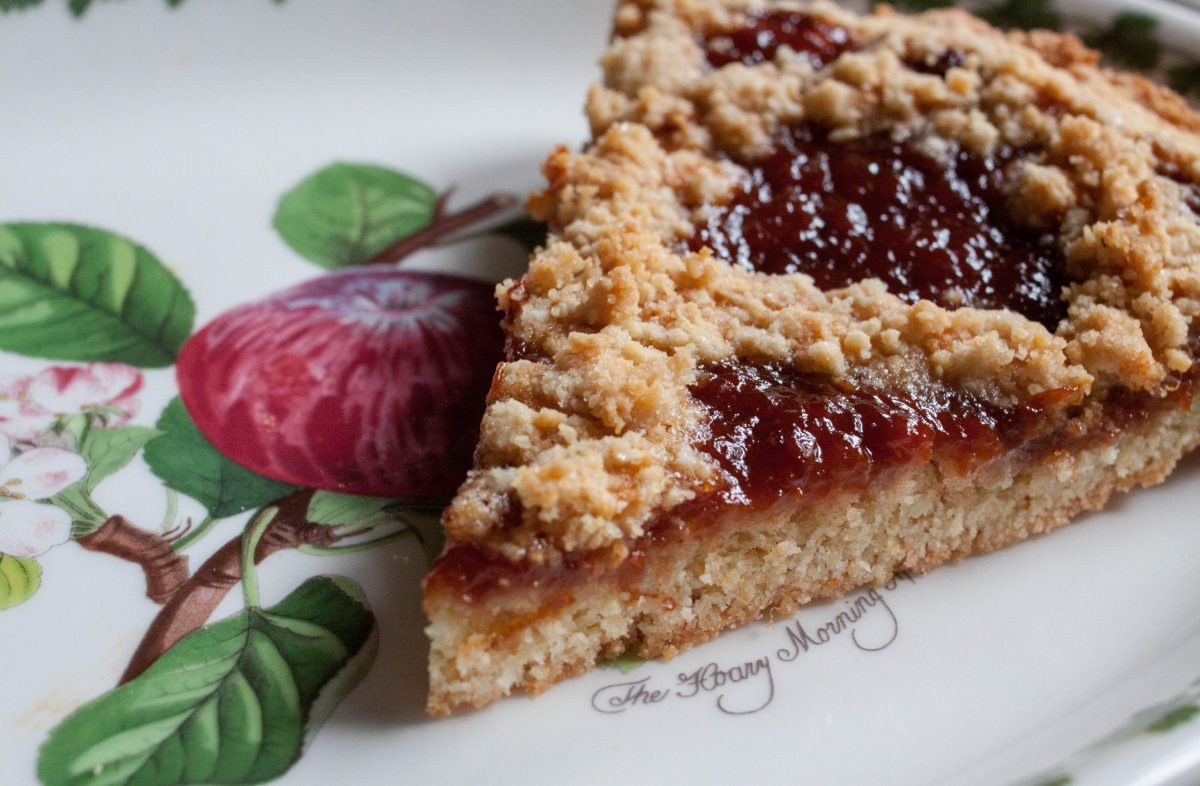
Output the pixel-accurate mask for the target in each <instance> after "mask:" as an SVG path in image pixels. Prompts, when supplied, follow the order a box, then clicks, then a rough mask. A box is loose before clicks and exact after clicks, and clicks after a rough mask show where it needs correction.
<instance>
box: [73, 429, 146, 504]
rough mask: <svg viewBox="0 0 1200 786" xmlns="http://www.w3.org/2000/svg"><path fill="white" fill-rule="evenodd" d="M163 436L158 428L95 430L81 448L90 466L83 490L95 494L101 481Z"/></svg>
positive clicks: (89, 434)
mask: <svg viewBox="0 0 1200 786" xmlns="http://www.w3.org/2000/svg"><path fill="white" fill-rule="evenodd" d="M160 434H162V432H161V431H159V430H158V429H154V428H148V427H146V426H120V427H119V428H92V429H91V430H90V431H88V432H87V436H85V437H84V438H83V442H81V443H80V445H79V453H80V454H81V455H82V456H83V460H84V461H86V462H87V465H88V474H87V477H85V478H84V479H83V487H84V490H85V491H86V492H87V493H89V494H90V493H92V491H94V490H95V489H96V486H97V485H98V484H99V483H100V481H102V480H104V479H105V478H107V477H108V476H109V475H111V474H113V473H114V472H116V471H117V470H119V469H121V468H122V467H124V466H125V465H126V464H128V463H129V462H130V461H132V460H133V457H134V456H136V455H137V452H138V451H139V450H141V449H142V448H143V447H145V445H146V443H148V442H149V441H150V440H152V439H154V438H155V437H157V436H159V435H160Z"/></svg>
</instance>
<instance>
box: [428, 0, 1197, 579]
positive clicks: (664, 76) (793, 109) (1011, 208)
mask: <svg viewBox="0 0 1200 786" xmlns="http://www.w3.org/2000/svg"><path fill="white" fill-rule="evenodd" d="M761 5H762V4H761V3H759V2H755V1H754V0H733V1H732V2H730V1H728V0H726V1H724V2H722V1H721V0H633V1H630V2H625V3H624V4H622V5H621V6H620V8H619V10H618V14H617V24H616V35H615V39H614V41H613V44H612V46H611V48H610V49H609V51H608V53H607V54H606V55H605V56H604V58H603V66H604V72H605V77H604V82H603V84H602V85H600V86H597V87H594V88H593V89H592V91H591V93H590V95H589V99H588V117H589V119H590V122H591V125H592V128H593V132H594V136H595V140H594V142H593V143H592V144H591V145H590V146H588V148H587V149H586V150H584V151H583V152H578V153H575V152H570V151H568V150H566V149H565V148H564V149H560V150H558V151H556V152H555V153H554V154H552V155H551V156H550V158H549V160H548V161H547V163H546V165H545V167H544V169H545V174H546V177H547V179H548V181H549V184H548V186H547V188H546V190H545V191H543V192H542V193H540V194H537V195H535V196H534V197H533V198H532V199H531V207H532V210H533V212H534V213H535V215H536V216H537V217H538V218H540V219H542V220H544V221H546V222H548V224H549V226H550V229H551V234H550V237H549V239H548V241H547V243H546V246H545V247H544V248H543V249H541V250H540V251H539V252H538V253H537V254H536V255H535V257H534V259H533V260H532V262H531V264H530V268H529V271H528V273H527V274H526V275H525V276H524V277H523V278H522V279H520V280H519V281H508V282H505V283H504V284H502V285H501V286H500V287H499V289H498V296H499V300H500V304H501V306H502V308H503V309H504V310H505V312H506V314H507V317H506V320H505V328H506V330H507V331H508V334H509V337H510V345H511V346H512V347H514V350H513V352H512V353H511V356H510V361H511V362H508V363H506V364H504V365H503V366H502V367H501V368H500V370H499V371H498V372H497V375H496V379H495V382H494V385H493V388H492V392H491V396H490V406H489V408H488V410H487V413H486V415H485V418H484V422H483V426H482V438H481V443H480V448H479V452H478V454H477V468H476V469H475V470H474V471H472V473H471V475H470V477H469V478H468V480H467V482H466V483H465V485H464V486H463V488H462V489H461V491H460V493H459V495H458V497H457V498H456V499H455V501H454V502H453V504H452V505H451V507H450V508H449V510H448V511H447V514H446V517H445V519H444V523H445V527H446V531H447V534H448V536H449V538H450V539H451V540H453V541H456V542H470V543H475V544H477V545H479V546H481V547H483V548H484V549H485V550H486V551H488V552H489V553H492V554H495V555H502V556H503V557H505V558H507V559H509V560H513V561H528V562H532V563H538V564H555V563H557V562H559V561H561V560H563V559H564V558H565V557H566V556H567V555H570V554H578V555H582V554H587V555H593V556H594V555H603V556H607V557H610V558H611V559H613V560H618V561H619V560H620V559H622V558H623V557H624V556H625V554H626V551H627V544H628V542H629V540H630V539H632V538H636V537H638V536H640V535H641V534H642V533H643V532H644V530H645V528H646V527H647V525H648V524H650V523H651V521H652V520H653V517H654V516H655V515H656V514H658V513H661V512H662V511H664V510H669V509H670V508H672V507H674V506H676V505H678V504H680V503H682V502H684V501H686V500H688V499H690V498H692V497H694V496H695V495H696V494H698V493H702V492H703V491H705V490H706V489H710V488H711V487H712V485H713V483H714V482H715V481H716V474H717V469H716V467H715V466H714V465H713V464H712V462H711V460H710V459H708V458H707V457H706V456H705V455H703V454H702V453H700V452H699V451H698V450H697V449H696V448H694V447H693V445H692V438H693V436H694V434H695V432H696V429H697V428H698V427H699V424H700V423H701V421H702V419H703V413H702V412H701V411H700V410H699V408H698V405H697V404H696V403H695V402H694V401H693V400H692V397H691V396H690V394H689V393H688V386H689V385H690V384H692V383H693V382H694V381H695V380H696V374H697V371H698V369H700V368H702V367H703V366H704V365H706V364H711V363H714V362H719V361H725V360H729V359H731V358H735V359H738V360H742V361H747V362H758V361H771V362H778V363H782V364H785V365H787V366H789V367H791V368H794V369H796V370H798V371H802V372H811V373H818V374H823V375H828V376H832V377H844V378H847V379H848V380H850V381H852V382H855V383H861V384H871V385H877V386H881V387H884V388H887V389H897V390H919V389H922V388H929V387H938V386H945V387H950V388H954V389H958V390H962V391H964V392H967V393H970V394H971V395H973V396H975V397H978V398H981V399H983V400H986V401H990V402H993V403H996V404H998V405H1001V406H1012V405H1018V404H1021V403H1024V402H1028V401H1030V400H1032V399H1033V397H1035V396H1037V395H1038V394H1040V393H1043V392H1045V391H1049V390H1059V391H1068V392H1069V393H1070V395H1065V396H1062V397H1060V400H1059V403H1058V404H1057V406H1058V409H1056V410H1054V411H1052V412H1049V413H1048V414H1047V416H1048V417H1067V416H1068V414H1067V413H1068V412H1073V413H1075V414H1074V416H1078V413H1079V412H1080V409H1081V407H1082V408H1083V409H1085V410H1086V408H1087V407H1089V406H1098V405H1099V402H1102V401H1103V400H1104V399H1105V397H1106V396H1108V395H1109V394H1110V392H1111V391H1113V390H1115V389H1119V388H1120V389H1128V390H1132V391H1143V392H1145V391H1149V392H1155V391H1160V390H1161V391H1164V392H1165V391H1166V390H1167V389H1168V388H1169V387H1170V385H1171V380H1172V379H1173V378H1174V376H1177V375H1178V374H1180V373H1182V372H1184V371H1186V370H1187V369H1188V368H1189V367H1190V365H1191V358H1190V354H1189V351H1188V342H1189V336H1190V335H1192V334H1193V333H1194V332H1196V331H1195V330H1194V328H1193V323H1194V322H1195V320H1196V316H1197V313H1198V312H1200V225H1198V223H1197V215H1196V213H1195V212H1194V208H1193V207H1190V206H1189V203H1191V204H1195V202H1196V201H1197V200H1196V193H1197V191H1196V185H1195V184H1197V183H1200V137H1197V134H1196V131H1197V130H1198V129H1200V118H1197V117H1196V116H1195V115H1193V114H1191V113H1190V111H1189V110H1188V109H1187V107H1186V106H1185V105H1184V103H1183V102H1182V101H1181V100H1180V99H1179V98H1178V97H1177V96H1175V95H1174V94H1172V93H1170V92H1169V91H1166V90H1165V89H1162V88H1158V87H1156V86H1154V85H1152V84H1150V83H1148V82H1145V81H1144V80H1141V79H1139V78H1137V77H1132V76H1127V75H1118V74H1114V73H1111V72H1108V71H1105V70H1103V69H1100V68H1098V67H1097V65H1096V57H1095V55H1094V53H1092V52H1090V51H1088V50H1087V49H1085V48H1084V47H1083V46H1082V45H1080V44H1079V42H1078V41H1077V40H1076V39H1074V38H1072V37H1069V36H1059V35H1056V34H1052V33H1047V32H1036V33H1022V34H1009V35H1005V34H1003V33H1000V32H998V31H996V30H994V29H992V28H990V27H988V26H987V25H985V24H983V23H982V22H980V21H978V20H976V19H974V18H973V17H970V16H968V15H967V14H965V13H962V12H958V11H952V10H946V11H935V12H929V13H926V14H923V15H920V16H914V17H905V16H900V15H895V14H892V13H890V12H889V11H887V10H880V11H877V12H876V13H874V14H871V15H868V16H856V15H853V14H850V13H848V12H846V11H844V10H841V9H839V8H837V7H835V6H832V5H825V4H818V5H814V6H808V7H806V10H807V11H808V12H809V13H811V14H814V15H816V16H818V17H820V18H822V19H824V20H826V21H827V22H829V23H830V24H834V25H837V26H840V27H843V28H845V29H846V30H848V31H849V33H850V35H851V36H852V38H853V40H854V42H855V46H854V47H853V49H851V50H850V51H846V52H844V53H842V54H841V55H840V56H838V57H837V58H836V59H835V60H833V61H832V62H829V63H827V64H825V65H824V66H823V67H821V68H814V67H813V65H812V62H811V61H810V59H808V58H805V57H802V56H799V55H798V54H797V53H795V52H793V51H792V50H791V49H789V48H787V47H786V46H783V47H780V48H779V50H778V51H777V52H776V53H775V54H774V57H773V59H770V60H767V61H766V62H762V63H759V64H757V65H751V66H747V65H743V64H742V63H739V62H734V63H730V64H728V65H725V66H722V67H719V68H713V67H711V66H710V65H708V63H707V61H706V59H705V55H704V50H703V47H702V41H703V39H704V37H705V36H707V35H711V34H715V33H719V32H721V31H725V30H732V29H736V28H737V27H738V26H740V25H743V24H745V20H746V17H747V14H751V13H753V12H754V9H756V8H759V7H760V6H761ZM774 7H783V8H800V6H797V5H792V4H780V5H777V6H774ZM950 50H954V52H955V53H956V57H955V63H954V64H952V65H951V66H949V67H948V68H946V69H945V70H944V73H939V72H938V69H921V68H915V67H913V64H930V63H935V62H938V61H939V59H940V58H942V57H943V55H945V54H946V53H947V52H948V51H950ZM796 124H811V125H813V126H816V127H820V128H821V129H823V130H825V131H827V132H828V134H829V136H830V138H831V139H837V140H851V139H855V138H859V137H865V136H868V135H874V134H890V135H892V136H893V137H895V138H898V139H901V138H902V139H906V140H911V141H912V142H913V143H914V144H916V145H919V146H920V147H921V149H923V150H925V151H926V152H928V153H930V154H931V155H934V156H940V155H947V154H949V153H950V152H952V151H954V150H958V149H966V150H969V151H972V152H974V153H976V154H979V155H983V156H986V155H988V154H990V153H992V152H993V151H995V150H996V149H998V148H999V147H1001V146H1004V147H1006V148H1010V149H1015V150H1018V151H1020V154H1019V155H1018V156H1017V157H1016V159H1015V160H1014V161H1013V162H1012V163H1011V164H1010V165H1009V166H1008V168H1007V169H1006V170H1005V185H1006V193H1007V194H1008V201H1007V210H1008V213H1009V216H1008V218H1009V219H1010V220H1011V221H1013V222H1014V223H1015V224H1017V225H1019V226H1023V227H1026V228H1030V229H1035V230H1038V231H1040V232H1043V233H1045V234H1046V235H1049V236H1051V237H1052V238H1053V240H1054V242H1055V243H1056V244H1057V246H1058V248H1059V250H1060V251H1061V252H1062V254H1063V256H1064V258H1065V260H1066V265H1067V272H1068V274H1069V278H1070V280H1071V282H1072V283H1071V284H1069V285H1068V287H1067V288H1066V290H1065V292H1064V293H1063V296H1064V298H1065V299H1066V301H1067V304H1068V310H1067V317H1066V318H1065V319H1064V320H1063V321H1062V322H1061V323H1060V324H1058V325H1057V327H1056V329H1054V330H1053V331H1051V330H1049V329H1047V328H1046V327H1044V326H1043V325H1041V324H1039V323H1037V322H1033V321H1031V320H1029V319H1026V318H1025V317H1023V316H1021V315H1020V314H1017V313H1015V312H1013V311H1009V310H986V309H975V308H959V309H956V310H947V309H946V308H943V307H941V306H939V305H938V304H936V303H934V302H931V301H927V300H921V301H918V302H915V303H908V302H904V301H902V300H900V299H899V298H898V297H896V296H894V295H892V294H890V293H889V292H888V291H887V288H886V287H885V285H884V284H882V283H881V282H880V281H878V280H876V279H869V280H864V281H861V282H857V283H855V284H852V285H851V286H848V287H845V288H843V289H837V290H831V291H822V290H820V289H818V288H817V287H816V286H815V285H814V284H813V281H812V279H811V278H810V277H808V276H807V275H804V274H802V273H796V274H791V275H766V274H762V273H756V272H751V271H748V270H746V269H743V268H741V267H736V266H732V265H730V264H728V263H727V262H725V261H722V260H720V259H718V258H716V257H714V256H713V255H712V253H711V252H710V251H709V250H708V249H703V250H701V251H700V252H697V253H693V252H690V251H688V250H687V249H688V240H689V238H691V237H692V235H693V233H694V232H695V231H696V227H697V226H698V225H701V224H703V222H704V221H705V218H706V216H707V215H708V212H709V211H711V210H712V209H713V206H714V205H720V204H722V203H725V202H728V201H729V200H730V199H731V198H732V196H733V194H734V192H735V191H736V189H737V188H738V187H739V184H740V183H741V182H742V181H743V178H744V177H745V176H746V171H745V170H744V169H743V168H742V167H741V166H739V165H738V164H736V163H733V162H734V161H749V160H754V159H756V158H759V157H761V156H763V155H765V154H766V153H767V152H768V151H769V150H770V149H771V146H772V139H773V138H774V136H775V134H776V133H777V132H778V131H779V129H780V128H781V127H783V126H789V125H796Z"/></svg>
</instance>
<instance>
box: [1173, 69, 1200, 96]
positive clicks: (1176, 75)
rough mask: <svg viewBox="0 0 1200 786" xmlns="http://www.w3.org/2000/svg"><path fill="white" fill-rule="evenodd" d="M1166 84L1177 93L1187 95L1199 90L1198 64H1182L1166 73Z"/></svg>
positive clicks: (1199, 73)
mask: <svg viewBox="0 0 1200 786" xmlns="http://www.w3.org/2000/svg"><path fill="white" fill-rule="evenodd" d="M1167 84H1169V85H1170V86H1171V89H1172V90H1174V91H1175V92H1177V93H1182V94H1183V95H1185V96H1186V95H1188V94H1190V93H1194V92H1196V91H1198V90H1200V63H1183V64H1181V65H1177V66H1174V67H1173V68H1171V69H1170V70H1169V71H1167Z"/></svg>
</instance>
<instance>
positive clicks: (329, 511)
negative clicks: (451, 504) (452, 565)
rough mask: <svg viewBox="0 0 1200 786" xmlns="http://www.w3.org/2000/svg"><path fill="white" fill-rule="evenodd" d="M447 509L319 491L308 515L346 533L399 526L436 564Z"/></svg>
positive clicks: (442, 541)
mask: <svg viewBox="0 0 1200 786" xmlns="http://www.w3.org/2000/svg"><path fill="white" fill-rule="evenodd" d="M445 507H446V506H445V504H444V503H441V502H425V501H419V500H403V499H388V498H386V497H363V496H357V495H354V494H338V493H336V492H333V491H317V492H315V493H314V494H313V497H312V500H311V501H310V502H309V504H308V514H307V515H308V520H309V521H311V522H313V523H314V524H325V525H326V526H330V527H337V528H338V529H339V530H340V531H342V532H344V533H346V534H353V533H355V532H361V531H362V530H367V529H371V528H372V527H379V526H382V525H385V524H392V523H399V524H400V525H401V526H402V528H403V529H407V530H408V532H409V533H410V534H411V535H412V536H413V537H415V538H416V539H417V541H418V542H419V543H420V544H421V550H422V551H423V552H424V553H425V557H426V559H428V560H429V561H430V562H433V560H434V558H435V557H437V555H438V554H440V553H441V551H442V545H443V544H444V543H445V535H444V534H443V532H442V510H443V509H444V508H445ZM400 531H403V530H400ZM391 539H392V538H391V537H386V538H384V541H383V542H390V541H391Z"/></svg>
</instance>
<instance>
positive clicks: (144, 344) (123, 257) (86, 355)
mask: <svg viewBox="0 0 1200 786" xmlns="http://www.w3.org/2000/svg"><path fill="white" fill-rule="evenodd" d="M195 311H196V309H195V306H194V305H193V304H192V298H191V296H190V295H189V294H188V292H187V290H186V289H184V288H183V285H182V284H181V283H180V282H179V280H178V279H177V278H176V277H175V275H174V274H173V273H171V272H170V271H169V270H167V268H166V267H164V266H163V264H162V263H161V262H160V261H158V259H157V258H155V256H154V255H153V254H151V253H150V252H149V251H147V250H146V249H145V248H143V247H142V246H139V245H137V244H136V243H134V242H133V241H131V240H127V239H125V238H123V237H121V236H119V235H116V234H113V233H112V232H107V231H105V230H102V229H92V228H90V227H83V226H78V225H76V224H28V223H20V224H0V349H6V350H8V351H10V352H18V353H20V354H22V355H32V356H34V357H42V358H53V359H55V360H78V361H101V360H105V361H118V362H121V363H129V364H130V365H134V366H141V367H145V368H158V367H161V366H169V365H171V363H173V362H174V360H175V355H176V354H177V353H178V352H179V348H180V347H182V346H183V342H185V341H186V340H187V338H188V336H189V335H190V334H191V331H192V320H193V319H194V318H195Z"/></svg>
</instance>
